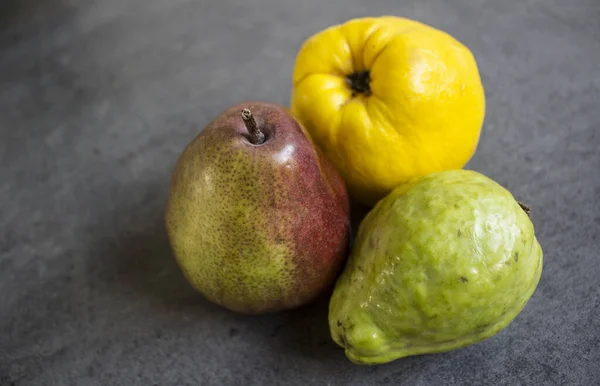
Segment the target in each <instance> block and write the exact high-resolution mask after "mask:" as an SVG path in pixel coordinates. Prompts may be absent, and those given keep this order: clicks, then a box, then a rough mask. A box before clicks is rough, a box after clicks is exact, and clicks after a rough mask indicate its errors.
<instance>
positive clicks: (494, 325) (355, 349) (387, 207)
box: [329, 170, 543, 364]
mask: <svg viewBox="0 0 600 386" xmlns="http://www.w3.org/2000/svg"><path fill="white" fill-rule="evenodd" d="M542 256H543V254H542V249H541V247H540V245H539V243H538V241H537V239H536V237H535V234H534V227H533V224H532V222H531V220H530V218H529V216H528V214H527V213H526V212H525V210H523V208H522V207H521V205H520V204H519V203H518V202H517V201H515V199H514V197H513V196H512V194H511V193H510V192H509V191H508V190H506V189H505V188H503V187H502V186H500V185H499V184H498V183H496V182H494V181H493V180H491V179H490V178H488V177H486V176H484V175H482V174H480V173H477V172H474V171H470V170H454V171H443V172H438V173H433V174H431V175H428V176H425V177H423V178H419V179H415V180H413V181H411V182H409V183H407V184H405V185H404V186H401V187H399V188H397V189H395V190H394V191H393V192H392V193H391V194H390V195H389V196H387V197H386V198H384V199H382V200H381V201H380V202H378V203H377V205H376V206H375V208H374V209H373V210H372V211H371V212H369V214H368V215H367V216H366V218H365V220H364V221H363V222H362V223H361V225H360V228H359V232H358V235H357V240H356V243H355V246H354V248H353V251H352V254H351V256H350V258H349V260H348V263H347V265H346V267H345V269H344V271H343V272H342V274H341V275H340V278H339V279H338V281H337V283H336V286H335V290H334V293H333V296H332V298H331V302H330V310H329V324H330V331H331V335H332V337H333V339H334V340H335V342H337V343H338V344H339V345H340V346H342V347H344V348H345V352H346V355H347V356H348V358H350V360H352V361H353V362H356V363H367V364H379V363H385V362H389V361H392V360H395V359H397V358H401V357H406V356H410V355H419V354H428V353H437V352H443V351H449V350H452V349H457V348H460V347H465V346H467V345H470V344H474V343H477V342H479V341H482V340H484V339H486V338H488V337H490V336H492V335H494V334H496V333H497V332H498V331H500V330H502V329H503V328H505V327H506V326H507V325H508V324H509V323H511V321H512V320H513V319H514V318H515V317H516V316H517V314H519V313H520V312H521V310H522V309H523V307H524V306H525V304H526V303H527V301H528V300H529V298H530V297H531V295H532V294H533V292H534V291H535V289H536V286H537V284H538V281H539V279H540V275H541V272H542V260H543V257H542Z"/></svg>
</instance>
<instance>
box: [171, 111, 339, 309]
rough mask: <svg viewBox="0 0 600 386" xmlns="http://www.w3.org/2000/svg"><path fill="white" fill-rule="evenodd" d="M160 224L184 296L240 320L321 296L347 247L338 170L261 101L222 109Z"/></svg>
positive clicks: (186, 155)
mask: <svg viewBox="0 0 600 386" xmlns="http://www.w3.org/2000/svg"><path fill="white" fill-rule="evenodd" d="M165 224H166V229H167V233H168V237H169V242H170V245H171V247H172V250H173V253H174V255H175V259H176V262H177V264H178V265H179V267H180V268H181V270H182V272H183V274H184V276H185V278H186V279H187V281H189V283H190V284H191V285H192V286H193V288H195V289H196V290H197V291H198V292H199V293H201V294H202V295H204V296H205V297H206V298H207V299H208V300H210V301H212V302H214V303H216V304H219V305H221V306H223V307H225V308H228V309H230V310H232V311H235V312H240V313H245V314H261V313H267V312H276V311H281V310H285V309H291V308H295V307H299V306H301V305H304V304H306V303H309V302H311V301H313V300H314V299H316V298H317V297H318V296H319V295H321V294H323V293H324V292H325V291H330V290H331V289H332V288H333V284H334V283H335V279H336V277H337V276H338V275H339V272H340V270H341V267H342V264H343V263H344V261H345V259H346V257H347V253H348V249H349V243H350V218H349V199H348V193H347V191H346V187H345V185H344V183H343V180H342V178H341V177H340V175H339V174H338V172H337V170H336V169H335V168H334V166H333V164H332V163H331V162H330V161H329V160H328V159H327V158H325V157H324V155H323V154H322V153H321V152H320V151H319V150H318V149H317V148H316V146H315V145H314V143H313V142H312V139H311V137H310V136H309V134H308V133H307V131H306V130H305V129H304V127H303V126H302V125H301V124H299V123H298V121H297V120H296V119H295V117H294V116H292V115H291V113H290V112H289V111H288V110H287V109H285V108H284V107H282V106H279V105H277V104H272V103H267V102H260V101H250V102H244V103H241V104H239V105H236V106H232V107H230V108H228V109H226V110H225V111H223V112H222V113H220V114H219V115H218V116H216V117H215V118H214V119H213V120H212V121H211V122H210V123H209V124H208V125H207V126H206V127H205V128H204V129H203V130H202V131H201V132H200V133H199V134H198V135H197V136H196V137H195V138H194V139H193V140H192V141H191V142H190V143H189V144H188V145H187V146H186V147H185V149H184V150H183V152H182V153H181V155H180V157H179V159H178V161H177V164H176V165H175V168H174V170H173V173H172V177H171V183H170V187H169V194H168V202H167V206H166V210H165Z"/></svg>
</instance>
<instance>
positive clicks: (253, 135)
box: [242, 109, 265, 145]
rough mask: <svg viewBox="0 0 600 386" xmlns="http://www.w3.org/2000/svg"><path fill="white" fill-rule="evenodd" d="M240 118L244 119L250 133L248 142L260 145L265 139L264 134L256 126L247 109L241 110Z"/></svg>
mask: <svg viewBox="0 0 600 386" xmlns="http://www.w3.org/2000/svg"><path fill="white" fill-rule="evenodd" d="M242 119H243V120H244V124H245V125H246V128H247V129H248V132H249V133H250V142H252V143H253V144H254V145H260V144H261V143H263V142H264V141H265V134H264V133H263V132H262V131H260V129H259V128H258V125H257V124H256V120H255V119H254V116H253V115H252V112H251V111H250V110H249V109H243V110H242Z"/></svg>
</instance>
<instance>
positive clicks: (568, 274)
mask: <svg viewBox="0 0 600 386" xmlns="http://www.w3.org/2000/svg"><path fill="white" fill-rule="evenodd" d="M1 4H2V5H0V160H1V166H0V177H1V178H0V385H2V386H4V385H7V386H8V385H196V384H201V385H213V384H214V385H219V384H223V385H225V384H231V385H272V384H289V385H307V384H315V385H344V384H347V385H376V384H381V385H383V384H408V385H442V384H448V385H450V384H457V385H458V384H475V385H488V384H490V385H492V384H493V385H519V384H522V385H553V384H556V385H567V384H568V385H592V384H599V383H600V365H599V363H600V353H599V350H600V327H599V326H600V321H599V320H600V307H599V306H600V296H599V282H600V256H599V255H600V240H599V233H600V199H599V197H600V135H599V134H598V131H599V130H600V108H599V107H600V21H599V20H600V2H598V1H597V0H574V1H563V0H528V1H518V0H510V1H491V0H487V1H486V0H481V1H467V0H460V1H442V0H437V1H436V0H425V1H423V0H420V1H412V2H399V1H392V0H387V1H374V2H367V1H364V0H363V1H360V0H345V1H344V0H330V1H326V2H325V1H317V0H304V1H283V0H262V1H259V0H237V1H236V0H221V1H209V0H205V1H192V0H79V1H74V0H37V1H36V0H21V1H18V0H12V1H11V0H9V1H6V0H5V1H2V3H1ZM381 14H395V15H402V16H407V17H411V18H414V19H418V20H421V21H424V22H426V23H429V24H432V25H434V26H437V27H439V28H441V29H443V30H445V31H448V32H449V33H451V34H453V35H454V36H456V37H457V38H458V39H460V40H461V41H463V42H464V43H465V44H467V45H468V46H469V47H470V48H471V49H472V51H473V53H474V54H475V56H476V58H477V61H478V63H479V66H480V70H481V74H482V77H483V81H484V85H485V88H486V94H487V116H486V121H485V127H484V131H483V135H482V139H481V144H480V147H479V149H478V151H477V154H476V156H475V157H474V158H473V160H472V161H471V162H470V163H469V165H468V167H469V168H473V169H476V170H479V171H481V172H483V173H485V174H487V175H488V176H490V177H492V178H494V179H496V180H497V181H499V182H500V183H502V184H503V185H505V186H507V187H508V188H509V189H510V190H512V191H513V192H514V194H515V195H516V196H517V197H518V198H519V199H521V200H522V201H525V202H528V203H530V204H531V206H532V207H533V221H534V222H535V226H536V231H537V235H538V238H539V240H540V242H541V244H542V246H543V249H544V251H545V263H544V271H543V275H542V279H541V281H540V284H539V287H538V289H537V291H536V292H535V294H534V296H533V297H532V299H531V300H530V302H529V303H528V304H527V306H526V308H525V309H524V310H523V312H522V313H521V314H520V315H519V316H518V317H517V318H516V319H515V321H514V322H513V323H512V324H511V325H510V326H509V327H508V328H507V329H505V330H503V331H502V332H501V333H499V334H498V335H496V336H495V337H493V338H491V339H489V340H486V341H485V342H482V343H480V344H477V345H473V346H470V347H468V348H464V349H460V350H456V351H453V352H450V353H445V354H438V355H425V356H420V357H412V358H406V359H402V360H398V361H396V362H393V363H390V364H386V365H382V366H374V367H366V366H356V365H353V364H351V363H350V362H349V361H348V360H347V359H346V358H345V356H344V354H343V351H342V350H341V349H339V348H337V347H336V346H335V345H334V344H333V342H332V341H331V339H330V337H329V334H328V329H327V321H326V318H327V314H326V310H327V299H322V300H320V301H318V302H316V303H314V304H312V305H310V306H307V307H304V308H302V309H298V310H294V311H289V312H284V313H280V314H274V315H267V316H259V317H248V316H242V315H237V314H234V313H231V312H228V311H225V310H224V309H222V308H220V307H217V306H215V305H212V304H210V303H208V302H207V301H205V300H203V298H202V297H201V296H199V295H197V294H196V293H195V292H194V291H193V290H192V289H191V288H190V287H189V285H188V284H187V283H186V282H185V281H184V279H183V278H182V275H181V274H180V272H179V270H178V268H177V266H176V265H175V264H174V263H173V259H172V254H171V252H170V249H169V247H168V244H167V240H166V236H165V231H164V226H163V222H162V213H163V208H164V204H165V200H166V193H167V182H168V178H169V176H170V172H171V170H172V167H173V165H174V163H175V161H176V159H177V157H178V155H179V153H180V151H181V150H182V148H183V147H184V146H185V145H186V144H187V143H188V141H189V140H191V138H192V137H193V136H195V135H196V134H197V133H198V132H199V130H201V128H202V127H203V126H204V125H205V124H206V123H207V122H208V121H209V120H210V119H212V118H213V117H214V116H215V115H216V114H218V113H219V112H220V111H222V110H223V109H224V108H226V107H228V106H229V105H232V104H234V103H237V102H241V101H243V100H246V99H260V100H267V101H271V102H276V103H280V104H284V105H286V104H287V103H288V101H289V92H290V79H291V72H292V67H293V62H294V58H295V54H296V52H297V50H298V48H299V47H300V44H301V43H302V41H303V40H304V39H305V38H306V37H308V36H309V35H311V34H312V33H314V32H316V31H318V30H321V29H322V28H325V27H326V26H328V25H331V24H335V23H338V22H342V21H345V20H347V19H349V18H351V17H357V16H368V15H381Z"/></svg>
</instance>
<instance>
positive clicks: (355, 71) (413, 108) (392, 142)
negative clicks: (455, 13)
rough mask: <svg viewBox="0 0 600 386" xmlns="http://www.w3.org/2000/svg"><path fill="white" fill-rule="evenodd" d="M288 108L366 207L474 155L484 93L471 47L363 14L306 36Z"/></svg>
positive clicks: (415, 25)
mask: <svg viewBox="0 0 600 386" xmlns="http://www.w3.org/2000/svg"><path fill="white" fill-rule="evenodd" d="M291 110H292V112H293V113H294V114H295V116H296V117H297V118H298V119H299V120H300V122H301V123H302V124H303V125H304V126H305V127H306V128H307V130H308V131H309V132H310V133H311V135H312V136H313V138H314V139H315V142H316V143H317V145H319V146H320V147H321V148H322V149H324V151H325V152H326V154H327V156H328V157H329V158H330V159H331V160H332V161H333V162H334V163H335V165H336V166H337V168H338V169H339V170H340V173H341V174H342V177H343V178H344V180H345V181H346V184H347V186H348V190H349V192H350V193H351V194H352V195H353V196H354V197H356V198H357V199H359V200H360V201H362V202H363V203H365V204H367V205H373V204H374V203H375V202H376V201H377V200H379V199H381V198H382V197H384V196H385V195H387V194H388V193H389V192H390V191H391V190H392V189H394V188H396V187H397V186H399V185H401V184H402V183H405V182H406V181H408V180H410V179H412V178H415V177H419V176H423V175H426V174H429V173H433V172H437V171H442V170H448V169H458V168H462V167H463V166H464V165H465V164H466V163H467V162H468V161H469V160H470V158H471V157H472V155H473V154H474V152H475V150H476V147H477V144H478V141H479V136H480V131H481V127H482V124H483V120H484V115H485V95H484V89H483V86H482V83H481V78H480V75H479V71H478V67H477V64H476V62H475V58H474V57H473V55H472V53H471V52H470V50H469V49H468V48H467V47H466V46H464V45H463V44H462V43H460V42H459V41H457V40H456V39H455V38H453V37H452V36H450V35H449V34H447V33H445V32H442V31H440V30H438V29H435V28H433V27H431V26H428V25H425V24H423V23H420V22H417V21H414V20H409V19H405V18H401V17H392V16H385V17H365V18H358V19H352V20H349V21H347V22H346V23H343V24H340V25H335V26H331V27H329V28H327V29H324V30H323V31H320V32H318V33H316V34H315V35H313V36H311V37H310V38H308V39H307V40H306V41H305V42H304V44H303V45H302V47H301V49H300V51H299V52H298V55H297V58H296V62H295V67H294V73H293V89H292V95H291Z"/></svg>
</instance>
